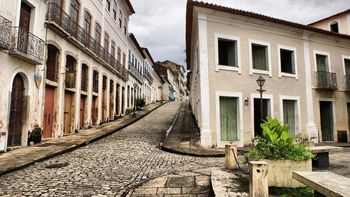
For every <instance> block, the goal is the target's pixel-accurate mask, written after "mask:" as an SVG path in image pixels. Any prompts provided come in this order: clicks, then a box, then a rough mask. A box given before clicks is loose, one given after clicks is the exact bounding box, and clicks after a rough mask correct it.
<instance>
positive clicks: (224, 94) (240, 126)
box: [216, 91, 244, 147]
mask: <svg viewBox="0 0 350 197" xmlns="http://www.w3.org/2000/svg"><path fill="white" fill-rule="evenodd" d="M220 97H233V98H237V99H238V106H237V109H238V112H237V113H238V114H237V115H238V116H237V117H238V120H237V141H233V143H234V144H237V146H239V147H243V137H244V135H243V100H242V99H243V94H242V93H241V92H226V91H216V136H217V137H216V139H217V141H216V144H217V146H218V147H224V146H225V145H226V144H231V141H221V132H220Z"/></svg>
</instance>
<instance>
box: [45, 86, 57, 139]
mask: <svg viewBox="0 0 350 197" xmlns="http://www.w3.org/2000/svg"><path fill="white" fill-rule="evenodd" d="M54 95H55V88H54V87H50V86H46V87H45V112H44V132H43V135H44V138H51V137H52V133H53V123H54V119H55V116H54V102H55V101H54Z"/></svg>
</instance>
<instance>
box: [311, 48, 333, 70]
mask: <svg viewBox="0 0 350 197" xmlns="http://www.w3.org/2000/svg"><path fill="white" fill-rule="evenodd" d="M313 52H314V68H315V71H317V61H316V55H325V56H327V60H328V72H332V66H331V55H330V53H329V52H326V51H317V50H314V51H313Z"/></svg>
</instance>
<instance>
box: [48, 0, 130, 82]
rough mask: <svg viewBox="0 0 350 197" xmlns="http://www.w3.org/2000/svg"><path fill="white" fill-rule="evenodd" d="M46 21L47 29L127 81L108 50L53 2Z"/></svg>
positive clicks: (125, 75)
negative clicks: (76, 46)
mask: <svg viewBox="0 0 350 197" xmlns="http://www.w3.org/2000/svg"><path fill="white" fill-rule="evenodd" d="M46 19H47V22H48V25H49V27H50V28H51V29H52V30H53V31H55V32H57V33H59V34H61V35H64V37H66V38H67V40H68V41H70V42H72V43H73V44H75V45H78V47H80V48H82V49H83V50H84V51H86V52H88V53H89V54H92V57H93V58H94V59H95V60H96V61H98V62H100V63H102V64H105V65H107V66H109V67H110V68H113V69H114V70H115V72H116V73H117V74H118V75H119V76H120V77H121V78H122V79H123V80H125V81H126V80H128V71H127V69H126V68H125V67H124V66H123V65H122V64H121V63H120V62H119V61H118V60H116V59H115V58H114V57H113V56H112V55H111V54H110V53H108V50H107V49H105V48H104V47H103V46H101V45H100V43H99V42H97V41H96V40H95V39H94V38H93V37H91V36H90V34H89V33H88V32H87V31H86V30H85V29H84V28H82V27H81V26H80V25H79V24H78V23H77V22H76V21H74V20H72V18H71V17H70V16H69V15H68V14H67V13H66V12H64V10H63V9H62V8H61V7H60V6H59V5H58V4H57V3H55V2H50V3H49V4H48V11H47V15H46Z"/></svg>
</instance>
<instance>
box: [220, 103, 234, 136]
mask: <svg viewBox="0 0 350 197" xmlns="http://www.w3.org/2000/svg"><path fill="white" fill-rule="evenodd" d="M219 102H220V103H219V105H220V139H221V141H232V140H237V139H238V137H237V136H238V135H237V130H238V107H237V105H238V98H235V97H220V99H219Z"/></svg>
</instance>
